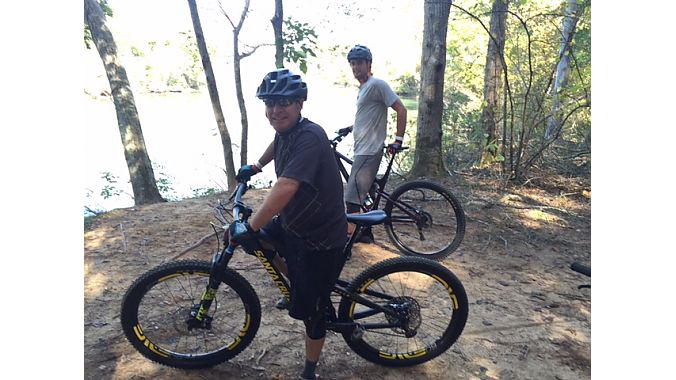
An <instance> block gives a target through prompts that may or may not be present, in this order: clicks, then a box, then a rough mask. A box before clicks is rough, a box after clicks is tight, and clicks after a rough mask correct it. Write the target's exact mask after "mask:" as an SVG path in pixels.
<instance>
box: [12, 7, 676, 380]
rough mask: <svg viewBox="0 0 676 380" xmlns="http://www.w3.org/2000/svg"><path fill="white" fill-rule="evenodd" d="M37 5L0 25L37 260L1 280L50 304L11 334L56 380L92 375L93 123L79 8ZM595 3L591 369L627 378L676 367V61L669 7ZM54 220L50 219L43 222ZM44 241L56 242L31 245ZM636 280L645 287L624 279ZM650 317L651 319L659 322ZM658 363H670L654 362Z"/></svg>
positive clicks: (21, 195) (18, 249) (17, 179)
mask: <svg viewBox="0 0 676 380" xmlns="http://www.w3.org/2000/svg"><path fill="white" fill-rule="evenodd" d="M36 4H37V3H35V2H30V3H27V2H26V3H24V2H18V3H17V2H14V3H12V5H11V7H12V8H11V9H10V11H8V12H2V16H0V17H2V19H1V20H0V25H2V26H1V28H2V30H0V31H1V32H2V35H3V36H11V37H12V38H6V39H5V42H6V44H5V51H6V52H7V53H8V55H6V56H5V58H4V59H3V60H1V63H0V65H1V66H0V70H1V72H3V73H5V86H4V90H5V91H4V95H5V96H4V99H3V100H4V102H3V103H4V104H5V106H4V107H3V112H2V118H3V120H2V125H3V129H4V132H5V134H4V137H3V141H4V142H5V144H3V145H4V148H3V149H2V150H0V155H1V156H0V159H1V160H0V162H2V165H3V172H4V181H3V183H4V185H5V186H2V190H0V199H2V202H3V210H8V211H9V213H5V215H4V217H3V219H4V220H6V221H11V225H12V227H10V229H9V232H10V233H7V234H6V238H7V239H6V242H5V246H6V247H7V248H8V249H7V250H6V253H7V255H6V256H5V259H9V260H8V261H9V262H8V264H7V265H6V267H7V268H21V267H26V265H33V268H31V270H30V271H24V270H20V269H17V270H16V271H10V273H8V275H6V276H3V278H2V289H3V296H4V299H8V300H10V299H17V297H16V296H17V292H16V289H22V294H24V295H26V294H28V295H33V296H34V297H30V298H28V299H29V301H39V302H40V304H39V306H41V307H38V308H34V309H36V310H37V311H38V312H33V313H29V314H28V315H22V316H21V318H20V322H21V324H22V325H26V326H30V329H29V330H30V331H26V330H25V329H18V328H17V329H9V330H10V331H8V336H7V339H8V341H12V342H13V349H12V350H11V353H10V356H9V357H8V358H7V360H6V363H7V366H6V368H7V371H10V370H12V368H15V369H16V370H21V369H23V368H26V367H33V368H35V367H39V368H38V370H39V371H44V373H45V374H47V373H49V374H54V373H68V374H69V375H71V376H72V375H73V374H74V373H75V374H77V372H78V370H79V369H80V368H82V367H81V365H78V363H77V360H72V358H73V357H82V348H81V347H82V346H81V344H80V342H81V339H78V334H80V338H81V334H82V330H81V329H82V327H81V321H82V314H81V313H82V307H81V306H82V298H81V294H82V277H81V274H82V273H81V272H82V269H81V268H82V265H81V264H82V262H81V260H82V259H81V256H80V255H79V254H71V253H77V252H81V249H82V240H81V235H80V233H81V231H82V224H81V223H82V214H81V210H82V209H81V207H82V196H81V194H82V193H81V189H82V188H83V186H82V184H83V178H82V176H81V173H83V172H84V170H83V168H84V165H85V164H84V163H85V161H86V157H85V156H84V154H83V147H84V146H85V145H86V144H88V142H87V140H86V139H85V138H84V136H85V135H86V133H85V131H86V129H87V128H88V127H89V126H88V125H87V124H86V123H85V120H84V110H83V103H82V101H81V99H82V82H83V80H84V79H82V73H83V66H82V63H81V60H80V58H79V57H81V56H82V53H81V52H82V39H81V37H82V18H81V15H82V9H81V5H80V4H78V3H72V4H66V5H64V4H55V3H53V2H46V3H44V4H40V7H39V10H38V9H36ZM594 5H595V7H594V16H593V17H594V25H595V34H594V67H595V71H594V79H593V83H594V90H595V96H594V100H595V104H594V105H595V110H596V111H595V112H594V122H595V125H596V126H597V129H596V130H595V137H594V138H595V141H597V144H596V145H594V151H595V152H596V153H597V154H596V157H597V159H596V162H595V168H596V170H595V173H597V174H596V175H595V177H594V179H595V180H594V188H595V189H594V190H595V194H596V196H595V201H594V222H593V223H594V229H593V230H594V234H593V241H594V243H593V244H594V252H595V254H596V253H600V254H596V259H595V262H594V263H595V265H596V264H598V265H599V266H598V269H597V270H596V271H595V290H594V293H595V294H596V295H597V297H595V299H594V303H595V304H594V316H595V317H596V318H595V322H596V323H595V327H594V342H595V343H594V346H593V355H594V367H593V373H595V372H596V371H602V373H604V374H607V375H610V376H611V377H613V378H623V376H622V373H625V374H626V371H627V370H631V371H633V372H636V373H638V372H640V373H643V374H644V375H645V376H646V377H648V378H650V377H659V376H660V375H658V373H659V374H662V372H661V371H662V368H661V367H662V366H660V365H659V363H665V362H667V363H668V360H669V359H670V357H669V355H668V354H669V353H670V350H668V349H663V348H664V347H663V346H664V344H667V343H668V342H670V341H673V338H674V336H673V334H674V332H673V330H671V329H668V328H666V329H665V327H666V326H669V325H670V324H669V322H668V320H666V319H665V318H668V317H669V316H670V314H669V313H668V312H665V311H664V310H663V308H664V306H663V300H664V299H665V298H664V294H663V292H664V291H665V290H667V289H669V288H670V284H669V282H668V280H669V279H670V266H669V265H664V264H663V261H664V262H666V260H667V257H668V255H664V253H666V252H665V251H668V249H669V247H670V244H669V242H668V237H669V236H670V232H671V231H670V230H671V226H672V224H671V223H654V222H651V221H657V220H662V218H663V217H664V216H666V215H671V214H672V213H673V212H674V211H675V210H674V206H673V203H672V202H669V201H668V200H669V199H670V197H671V195H672V193H673V190H671V189H672V187H671V182H672V181H670V176H671V175H669V174H668V173H669V171H668V170H667V168H665V167H664V163H668V162H670V161H671V160H670V158H671V150H670V149H669V142H671V141H673V137H674V132H673V129H672V127H670V126H669V121H668V120H669V119H668V118H667V117H666V116H665V112H664V110H668V109H670V105H671V104H670V103H671V98H670V97H669V96H666V95H665V94H664V89H668V88H671V87H673V85H674V79H673V77H672V76H670V75H666V74H665V73H668V72H670V70H669V69H670V66H669V65H670V62H671V61H670V60H668V59H666V54H667V53H668V50H669V49H666V48H664V46H668V42H669V41H668V36H669V35H670V33H669V31H670V25H671V24H670V20H669V17H670V12H669V11H668V9H667V8H666V7H667V6H665V5H663V4H662V3H661V2H660V3H658V2H647V3H644V4H642V7H641V9H636V7H635V5H634V4H632V3H629V2H621V1H620V2H613V3H612V4H607V3H605V4H604V3H603V2H599V3H595V4H594ZM17 15H21V16H24V15H25V16H26V18H27V17H28V15H30V17H31V20H32V25H39V26H40V27H39V28H30V27H25V24H21V20H22V18H21V17H17ZM625 23H628V24H630V27H627V25H626V24H625ZM18 30H20V31H21V33H20V36H19V35H17V33H16V31H18ZM46 31H49V32H48V33H46ZM628 47H630V49H628ZM628 50H629V52H628ZM641 126H649V127H653V126H654V127H656V128H641ZM663 126H664V128H660V127H663ZM597 136H598V137H597ZM637 197H638V199H636V198H637ZM38 207H39V209H38ZM636 215H639V216H640V217H638V218H637V217H636ZM39 216H46V218H45V217H43V218H39ZM44 219H46V220H47V221H48V223H46V224H45V223H42V220H44ZM38 223H40V224H41V226H40V227H37V224H38ZM33 226H35V228H33ZM36 236H39V237H40V239H39V241H40V242H44V243H47V244H44V243H43V244H42V245H41V247H39V248H38V247H36V245H35V244H31V245H30V246H29V245H28V244H27V243H28V242H33V241H36V239H35V237H36ZM618 236H619V237H622V239H619V238H617V237H618ZM36 248H37V249H36ZM28 252H30V253H31V254H27V253H28ZM13 253H16V254H13ZM32 253H35V255H33V254H32ZM35 257H38V258H39V261H37V260H34V258H35ZM27 263H28V264H27ZM36 264H37V265H36ZM29 272H30V273H37V274H38V276H42V278H45V279H46V278H55V277H54V275H55V272H58V273H59V277H58V278H59V281H54V282H52V283H50V285H49V286H45V283H44V282H40V281H31V280H35V276H34V275H33V276H30V278H29V276H26V273H29ZM598 276H601V277H598ZM628 276H631V279H632V281H633V282H632V283H631V284H626V283H623V281H624V280H626V279H627V278H629V277H628ZM31 282H32V284H30V285H29V283H31ZM635 284H639V285H638V286H635ZM36 295H37V297H35V296H36ZM24 299H26V298H24ZM637 303H638V304H639V305H640V308H637V307H636V304H637ZM613 305H621V306H622V311H621V312H618V311H619V310H618V309H616V308H617V307H618V306H613ZM626 305H629V307H625V306H626ZM69 310H70V311H69ZM646 315H649V316H651V317H650V320H649V321H647V320H645V319H644V318H645V316H646ZM2 318H3V322H5V325H6V326H8V325H9V324H10V323H12V322H14V323H16V321H17V317H16V315H11V313H5V315H4V316H3V317H2ZM10 318H11V320H10ZM635 321H639V324H640V327H637V329H640V334H639V333H638V332H636V333H632V332H631V331H629V332H628V333H626V334H617V331H627V326H636V322H635ZM628 335H629V336H628ZM27 336H28V338H26V337H27ZM37 341H40V342H47V341H49V342H56V343H54V344H57V345H58V349H57V350H52V352H51V354H50V355H41V356H40V358H39V365H38V366H36V361H35V357H34V356H29V355H24V354H23V353H25V352H29V351H31V350H32V349H33V348H34V347H35V345H34V344H35V342H37ZM660 342H666V343H660ZM64 347H65V348H64ZM628 347H629V348H630V347H636V348H639V349H628ZM54 351H58V352H54ZM647 362H650V363H657V364H658V365H644V363H647Z"/></svg>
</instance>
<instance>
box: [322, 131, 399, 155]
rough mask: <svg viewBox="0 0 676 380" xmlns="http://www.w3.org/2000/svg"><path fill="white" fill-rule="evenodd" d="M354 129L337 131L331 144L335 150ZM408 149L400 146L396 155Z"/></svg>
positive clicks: (384, 147) (385, 147)
mask: <svg viewBox="0 0 676 380" xmlns="http://www.w3.org/2000/svg"><path fill="white" fill-rule="evenodd" d="M352 127H353V126H352V125H350V126H349V127H345V128H341V129H339V130H337V131H336V137H334V138H333V139H332V140H331V141H330V142H331V145H333V147H334V148H335V147H336V145H338V143H339V142H341V141H343V138H345V137H346V136H347V135H349V134H350V133H352ZM383 149H387V146H383ZM406 149H408V147H407V146H400V147H399V148H397V149H396V150H395V153H398V152H401V151H404V150H406Z"/></svg>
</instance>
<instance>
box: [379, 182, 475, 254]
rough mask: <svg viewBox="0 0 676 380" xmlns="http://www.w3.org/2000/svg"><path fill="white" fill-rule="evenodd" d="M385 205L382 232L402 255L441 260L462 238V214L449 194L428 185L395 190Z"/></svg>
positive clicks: (463, 222) (430, 184)
mask: <svg viewBox="0 0 676 380" xmlns="http://www.w3.org/2000/svg"><path fill="white" fill-rule="evenodd" d="M390 198H391V200H388V202H387V204H386V205H385V212H386V213H387V215H389V216H390V220H389V221H388V222H387V223H385V230H386V231H387V235H388V237H389V238H390V241H392V243H393V244H394V245H395V246H396V247H397V248H398V249H399V250H400V251H401V252H402V253H404V254H406V255H410V256H420V257H425V258H428V259H432V260H442V259H444V258H446V257H447V256H448V255H450V254H451V253H452V252H453V251H455V250H456V249H457V248H458V246H459V245H460V243H461V242H462V239H463V237H464V236H465V212H464V211H463V210H462V207H461V206H460V202H459V201H458V200H457V199H456V198H455V197H454V196H453V194H451V193H450V192H449V191H448V190H446V189H445V188H443V187H441V186H440V185H438V184H436V183H434V182H429V181H413V182H408V183H405V184H403V185H401V186H400V187H398V188H396V189H395V190H394V191H393V192H392V195H391V196H390Z"/></svg>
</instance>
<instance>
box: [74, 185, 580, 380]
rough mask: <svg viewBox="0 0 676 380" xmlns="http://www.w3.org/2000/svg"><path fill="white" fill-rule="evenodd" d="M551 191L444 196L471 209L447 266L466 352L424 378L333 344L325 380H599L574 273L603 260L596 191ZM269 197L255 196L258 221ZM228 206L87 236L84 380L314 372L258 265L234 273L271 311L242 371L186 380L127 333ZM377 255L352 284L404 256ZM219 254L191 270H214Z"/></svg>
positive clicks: (366, 251)
mask: <svg viewBox="0 0 676 380" xmlns="http://www.w3.org/2000/svg"><path fill="white" fill-rule="evenodd" d="M548 181H549V182H548V183H547V184H545V185H547V188H548V189H549V190H543V189H538V188H517V189H507V190H503V191H496V190H495V189H497V188H498V187H499V186H498V185H497V184H496V183H495V182H494V181H491V180H487V179H480V178H478V177H461V176H459V177H457V178H456V179H455V180H454V181H452V182H448V183H446V185H447V186H448V187H449V188H450V189H451V190H452V191H453V193H454V194H456V195H457V196H458V198H459V199H460V200H461V202H462V205H463V208H464V209H465V212H466V214H467V232H466V235H465V238H464V240H463V242H462V244H461V246H460V248H459V249H458V250H457V251H456V252H455V253H453V254H452V255H451V256H450V257H449V258H447V259H446V260H444V262H443V264H444V265H446V266H447V267H448V268H449V269H450V270H452V271H453V272H454V273H455V274H456V275H457V276H458V277H459V278H460V280H461V281H462V282H463V284H464V286H465V289H466V290H467V294H468V297H469V301H470V309H469V319H468V322H467V325H466V327H465V330H464V332H463V334H462V335H461V337H460V338H459V340H458V341H457V342H456V343H455V344H454V345H453V346H452V347H451V348H450V349H449V350H448V351H447V352H445V353H444V354H443V355H441V356H440V357H438V358H436V359H434V360H432V361H430V362H427V363H424V364H422V365H419V366H416V367H412V368H402V369H391V368H384V367H380V366H377V365H375V364H372V363H370V362H367V361H365V360H363V359H362V358H360V357H359V356H357V355H356V354H354V353H353V352H351V351H350V349H349V348H348V347H347V345H346V344H345V342H344V341H343V339H342V337H341V336H339V335H335V334H333V333H330V332H329V335H327V342H326V346H325V350H324V352H323V354H322V359H321V361H320V364H319V367H318V373H319V374H320V375H321V376H322V378H324V379H395V380H410V379H412V378H415V379H418V378H427V379H558V380H564V379H571V380H573V379H574V380H577V379H589V378H590V377H591V293H590V290H589V289H582V290H578V289H577V286H578V285H580V284H588V283H589V280H588V279H587V278H585V277H583V276H581V275H579V274H576V273H575V272H572V271H571V270H570V269H568V267H569V265H570V263H572V262H573V261H582V262H584V263H589V261H590V257H591V242H590V237H591V236H590V235H591V216H590V212H591V201H590V199H589V198H588V197H589V194H590V187H589V184H588V181H582V180H579V179H564V178H558V177H550V178H549V180H548ZM265 194H266V190H254V191H250V192H248V193H247V195H246V199H247V201H248V202H250V204H251V205H253V206H254V209H255V208H256V206H257V205H258V204H259V202H261V201H262V199H263V197H264V196H265ZM219 197H220V198H224V195H222V194H221V195H219V196H212V197H206V198H199V199H190V200H184V201H180V202H170V203H163V204H156V205H148V206H143V207H134V208H128V209H119V210H114V211H112V212H109V213H107V214H105V215H101V216H99V217H97V218H96V219H95V220H93V221H91V222H89V223H88V225H87V226H86V228H85V236H84V248H85V252H84V255H85V256H84V266H85V268H84V272H85V278H84V281H85V287H84V303H85V313H84V315H85V317H84V333H85V341H84V352H85V368H84V369H85V378H86V379H97V380H99V379H176V380H184V379H185V380H187V379H229V378H251V379H254V378H255V379H295V378H296V376H297V373H298V371H299V369H300V368H301V366H302V363H303V352H304V350H303V346H302V339H303V338H302V337H303V335H302V334H303V331H304V328H303V326H302V323H300V322H298V321H294V320H292V319H290V318H289V317H288V316H287V315H286V313H285V312H282V311H278V310H277V309H275V308H274V302H275V300H276V299H277V297H278V294H277V293H276V292H277V290H276V288H275V287H274V286H271V284H270V280H269V279H268V277H266V276H265V274H264V273H265V272H264V270H263V269H262V268H261V267H260V266H259V265H256V262H255V259H254V258H252V257H249V256H247V255H245V254H239V255H236V258H235V260H233V262H232V265H233V266H234V267H236V268H238V271H239V272H240V273H241V274H242V275H244V276H245V277H246V278H247V279H248V280H249V281H250V282H251V283H252V285H253V287H254V289H255V290H256V292H257V293H258V295H259V297H260V299H261V307H262V309H263V320H262V322H261V327H260V329H259V331H258V334H257V336H256V339H255V340H254V342H253V343H252V344H251V345H250V346H249V347H248V348H246V349H245V350H244V351H243V352H242V353H241V354H240V355H239V356H238V357H236V358H235V359H234V360H231V361H230V362H227V363H224V364H221V365H219V366H216V367H214V368H212V369H208V370H195V371H182V370H177V369H172V368H168V367H163V366H161V365H158V364H155V363H153V362H151V361H149V360H147V359H145V358H144V357H142V356H141V355H140V354H139V353H137V352H136V351H135V350H134V349H133V348H132V347H131V345H130V344H129V343H128V342H127V341H126V339H125V337H124V334H123V333H122V331H121V329H120V315H119V314H120V312H119V308H120V302H121V299H122V296H123V295H124V293H125V291H126V290H127V288H128V287H129V285H131V283H132V282H133V280H134V279H135V278H137V277H138V276H139V275H140V274H141V273H143V272H145V271H146V270H148V269H150V268H152V267H154V266H156V265H158V264H160V263H161V262H163V261H164V260H167V259H169V258H171V257H173V256H175V255H176V254H178V253H180V252H181V251H183V250H184V249H186V248H187V247H190V246H191V245H193V244H194V243H195V242H197V241H199V240H200V239H201V238H202V237H204V236H205V235H207V234H208V233H210V231H211V228H210V226H209V222H212V221H213V222H215V219H214V218H213V217H212V213H211V208H212V206H213V205H214V204H215V202H216V199H218V198H219ZM374 233H375V237H376V241H377V244H374V245H364V244H358V245H356V246H355V249H354V251H353V255H352V259H351V260H350V261H348V263H347V265H346V268H345V272H344V274H347V275H346V276H344V277H347V278H349V277H350V276H353V275H354V274H356V273H358V272H360V271H361V270H363V268H365V267H367V266H368V265H371V264H372V263H375V262H377V261H381V260H383V259H384V258H387V257H393V256H396V255H397V253H396V251H395V248H394V247H393V246H392V245H391V244H390V243H389V241H388V240H387V237H386V234H385V231H384V229H383V228H382V227H377V228H375V229H374ZM214 249H215V241H212V240H207V241H206V242H205V243H204V244H202V245H200V246H199V247H197V248H195V249H193V250H191V251H189V252H188V253H187V254H185V255H184V256H183V258H199V259H204V260H210V258H211V255H212V253H213V250H214Z"/></svg>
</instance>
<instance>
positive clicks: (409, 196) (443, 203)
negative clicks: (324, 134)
mask: <svg viewBox="0 0 676 380" xmlns="http://www.w3.org/2000/svg"><path fill="white" fill-rule="evenodd" d="M350 132H352V127H347V128H342V129H340V130H338V131H337V132H336V134H337V136H336V137H334V138H333V139H332V140H329V142H330V143H331V146H332V147H333V151H334V154H335V156H336V161H337V162H338V169H339V170H340V172H341V174H342V176H343V178H344V179H345V182H347V180H348V179H349V172H348V171H347V169H346V168H345V164H348V165H352V163H353V161H352V160H351V159H349V158H348V157H347V156H345V155H344V154H342V153H340V152H339V151H338V150H337V149H336V148H337V146H338V143H339V142H340V141H341V140H342V139H343V138H344V137H346V136H347V135H348V134H350ZM384 149H385V148H384ZM406 149H408V147H401V148H399V149H397V150H395V151H394V153H393V154H389V153H386V154H387V156H388V157H389V158H388V162H387V168H386V170H385V173H384V174H383V175H382V176H380V177H379V178H376V179H375V181H374V182H373V185H372V186H371V189H370V191H369V196H368V197H367V199H366V201H365V203H364V204H363V205H362V211H364V212H366V211H369V210H377V209H378V208H379V207H380V203H381V201H384V202H385V206H384V207H383V210H384V211H385V213H386V214H387V215H388V216H389V218H388V219H387V220H386V221H385V223H384V226H385V231H386V232H387V236H388V237H389V239H390V241H391V242H392V244H394V245H395V246H396V247H397V249H399V250H400V251H401V252H402V253H404V254H405V255H409V256H420V257H425V258H428V259H432V260H443V259H444V258H446V257H447V256H448V255H450V254H451V253H453V252H454V251H455V250H456V249H457V248H458V246H459V245H460V242H462V239H463V237H464V236H465V212H464V211H463V209H462V207H461V206H460V202H459V201H458V199H457V198H456V197H455V196H454V195H453V194H452V193H451V192H450V191H448V190H447V189H445V188H444V187H442V186H441V185H439V184H437V183H434V182H431V181H425V180H419V181H411V182H406V183H404V184H402V185H400V186H399V187H397V188H395V189H394V191H392V192H391V193H388V192H387V191H386V190H385V185H386V184H387V181H388V179H389V178H390V174H391V173H392V164H393V163H394V157H395V156H396V154H397V153H398V152H401V151H403V150H406Z"/></svg>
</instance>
